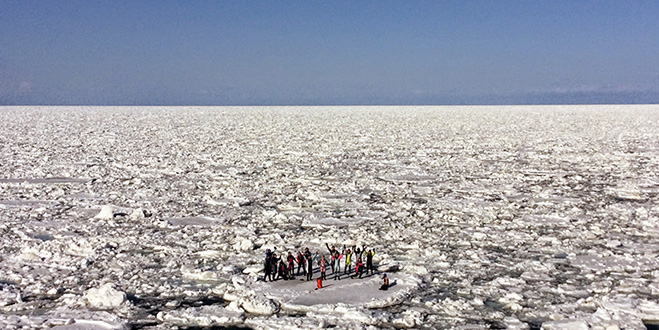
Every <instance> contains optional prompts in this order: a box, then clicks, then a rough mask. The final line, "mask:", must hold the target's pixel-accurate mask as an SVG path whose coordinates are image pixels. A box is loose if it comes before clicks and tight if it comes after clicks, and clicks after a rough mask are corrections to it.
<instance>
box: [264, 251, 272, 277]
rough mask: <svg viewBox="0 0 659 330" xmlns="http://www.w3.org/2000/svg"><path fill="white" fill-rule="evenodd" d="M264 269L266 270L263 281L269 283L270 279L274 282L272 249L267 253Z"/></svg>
mask: <svg viewBox="0 0 659 330" xmlns="http://www.w3.org/2000/svg"><path fill="white" fill-rule="evenodd" d="M263 268H264V270H265V275H264V276H263V281H265V282H267V281H268V279H270V282H272V252H271V251H270V249H268V250H266V251H265V263H264V265H263Z"/></svg>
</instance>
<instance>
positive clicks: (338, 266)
mask: <svg viewBox="0 0 659 330" xmlns="http://www.w3.org/2000/svg"><path fill="white" fill-rule="evenodd" d="M341 258H343V255H342V254H341V255H339V251H334V255H333V256H332V260H334V261H335V262H336V269H335V270H336V271H335V272H334V273H333V274H334V280H336V279H338V280H339V281H340V280H341Z"/></svg>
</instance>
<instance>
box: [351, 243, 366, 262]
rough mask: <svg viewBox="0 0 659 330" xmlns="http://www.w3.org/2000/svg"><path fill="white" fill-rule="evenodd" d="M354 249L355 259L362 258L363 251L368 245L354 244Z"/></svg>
mask: <svg viewBox="0 0 659 330" xmlns="http://www.w3.org/2000/svg"><path fill="white" fill-rule="evenodd" d="M352 251H354V253H355V254H354V258H355V259H361V258H362V253H364V251H366V246H362V248H361V249H360V248H358V247H357V245H353V246H352Z"/></svg>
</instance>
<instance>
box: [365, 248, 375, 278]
mask: <svg viewBox="0 0 659 330" xmlns="http://www.w3.org/2000/svg"><path fill="white" fill-rule="evenodd" d="M374 255H375V249H369V250H368V251H366V274H368V272H369V270H370V271H371V275H373V256H374Z"/></svg>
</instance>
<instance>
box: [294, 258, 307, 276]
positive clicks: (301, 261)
mask: <svg viewBox="0 0 659 330" xmlns="http://www.w3.org/2000/svg"><path fill="white" fill-rule="evenodd" d="M296 259H297V260H296V262H297V276H300V268H301V269H302V273H303V274H304V275H307V264H306V263H305V260H304V255H302V252H298V253H297V258H296Z"/></svg>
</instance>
